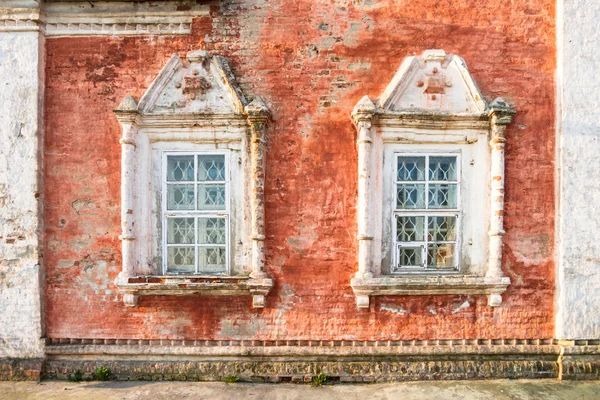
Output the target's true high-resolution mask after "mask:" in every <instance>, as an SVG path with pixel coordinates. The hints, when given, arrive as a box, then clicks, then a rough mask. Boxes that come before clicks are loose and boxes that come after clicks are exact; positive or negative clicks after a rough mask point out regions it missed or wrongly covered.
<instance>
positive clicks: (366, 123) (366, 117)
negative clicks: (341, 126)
mask: <svg viewBox="0 0 600 400" xmlns="http://www.w3.org/2000/svg"><path fill="white" fill-rule="evenodd" d="M376 111H377V107H375V104H373V102H372V101H371V99H370V98H369V97H368V96H364V97H363V98H362V99H360V100H359V101H358V103H356V106H354V109H353V110H352V114H351V117H352V122H354V124H355V125H356V126H358V127H365V128H370V127H371V121H372V119H373V116H374V115H375V113H376Z"/></svg>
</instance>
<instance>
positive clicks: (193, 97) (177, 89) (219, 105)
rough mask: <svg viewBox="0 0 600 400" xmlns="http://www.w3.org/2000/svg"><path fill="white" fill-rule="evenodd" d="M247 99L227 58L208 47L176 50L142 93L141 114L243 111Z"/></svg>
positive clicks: (237, 112) (230, 112) (239, 112)
mask: <svg viewBox="0 0 600 400" xmlns="http://www.w3.org/2000/svg"><path fill="white" fill-rule="evenodd" d="M245 105H246V100H245V99H244V96H243V95H242V92H241V90H240V89H239V87H238V86H237V84H236V82H235V78H234V77H233V74H232V73H231V70H230V67H229V64H228V63H227V60H226V59H225V58H223V57H220V56H213V55H210V54H208V53H207V52H205V51H201V50H198V51H190V52H188V53H187V56H186V58H185V59H184V58H181V57H180V56H179V55H177V54H174V55H173V56H172V57H171V58H170V59H169V61H168V62H167V64H166V65H165V66H164V67H163V69H162V70H161V71H160V73H159V74H158V76H157V77H156V79H155V80H154V82H152V84H151V85H150V87H149V88H148V90H147V91H146V93H145V94H144V95H143V96H142V98H141V99H140V102H139V106H138V113H140V114H141V115H171V114H223V115H231V114H243V113H244V106H245Z"/></svg>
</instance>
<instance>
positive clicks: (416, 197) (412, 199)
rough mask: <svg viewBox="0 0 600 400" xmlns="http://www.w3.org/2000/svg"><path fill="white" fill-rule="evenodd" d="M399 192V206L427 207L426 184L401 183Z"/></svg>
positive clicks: (398, 187)
mask: <svg viewBox="0 0 600 400" xmlns="http://www.w3.org/2000/svg"><path fill="white" fill-rule="evenodd" d="M397 193H398V194H397V197H396V207H397V208H425V185H424V184H414V183H399V184H398V185H397Z"/></svg>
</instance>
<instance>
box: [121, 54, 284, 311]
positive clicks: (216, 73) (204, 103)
mask: <svg viewBox="0 0 600 400" xmlns="http://www.w3.org/2000/svg"><path fill="white" fill-rule="evenodd" d="M115 114H116V116H117V119H118V120H119V122H120V124H121V128H122V137H121V139H120V143H121V145H122V158H121V235H120V237H119V238H120V239H121V241H122V260H123V261H122V266H121V271H120V273H119V275H118V277H117V279H116V280H115V284H116V286H117V287H118V289H119V291H120V292H121V293H122V294H123V301H124V303H125V305H127V306H131V307H133V306H136V305H137V302H138V298H139V297H140V296H143V295H153V296H156V295H165V296H182V295H202V294H208V295H221V296H223V295H225V296H240V295H242V296H243V295H247V296H251V297H252V305H253V307H257V308H262V307H264V305H265V296H266V295H267V293H269V291H270V290H271V288H272V287H273V280H272V279H271V278H270V277H269V275H268V274H267V272H266V271H265V231H264V228H265V220H264V218H265V213H264V204H265V199H264V179H265V169H266V159H265V154H266V130H267V126H268V123H269V115H270V114H269V110H268V108H267V106H266V105H265V103H264V102H263V101H262V99H261V98H260V97H258V96H257V97H255V98H254V99H253V100H252V101H251V102H247V101H246V99H245V98H244V96H243V94H242V91H241V90H240V88H239V87H237V84H236V82H235V78H234V76H233V75H232V73H231V68H230V66H229V65H228V62H227V60H226V59H225V58H223V57H220V56H212V55H210V54H208V53H207V52H205V51H190V52H188V53H187V55H186V60H183V59H182V58H181V57H180V56H179V55H177V54H174V55H173V56H172V57H171V59H170V60H169V61H168V62H167V63H166V65H165V66H164V67H163V69H162V70H161V72H160V73H159V75H158V76H157V77H156V79H155V80H154V82H153V83H152V84H151V85H150V87H149V88H148V90H147V92H146V93H145V94H144V95H143V96H142V98H141V99H140V101H139V103H138V102H137V101H136V100H135V99H134V98H133V97H131V96H127V97H126V98H125V99H124V100H123V101H122V102H121V105H120V106H119V108H118V109H117V110H115Z"/></svg>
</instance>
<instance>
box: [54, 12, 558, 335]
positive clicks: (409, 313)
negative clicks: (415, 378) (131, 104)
mask: <svg viewBox="0 0 600 400" xmlns="http://www.w3.org/2000/svg"><path fill="white" fill-rule="evenodd" d="M226 3H227V5H223V6H219V5H218V4H217V3H215V4H214V5H213V6H212V12H211V14H212V15H211V17H210V18H208V17H206V18H200V19H197V20H195V22H194V25H193V34H192V35H191V36H189V37H114V38H113V37H86V38H54V39H48V40H47V42H46V51H47V68H46V74H47V76H46V93H45V96H46V99H45V101H46V105H45V124H46V126H45V129H46V132H45V240H46V244H45V255H44V256H45V265H46V308H47V332H48V336H49V337H52V338H170V339H184V338H185V339H356V340H388V339H454V338H548V337H552V336H553V296H554V263H553V258H552V254H553V237H554V231H553V230H554V226H553V225H554V80H553V75H554V69H555V44H554V43H555V42H554V35H555V25H554V20H555V15H554V2H553V1H551V0H512V1H510V2H505V3H503V4H502V5H499V4H491V3H489V2H482V1H478V0H419V1H415V0H401V1H398V0H377V1H370V0H365V1H360V0H358V1H341V0H336V1H323V0H312V1H297V0H270V1H268V2H266V1H259V0H235V1H227V2H226ZM496 6H497V7H498V8H495V7H496ZM428 48H441V49H444V50H445V51H446V52H447V53H454V54H458V55H460V56H462V57H463V58H464V59H465V60H466V61H467V63H468V65H469V68H470V71H471V73H472V74H473V76H474V78H475V79H476V81H477V83H478V84H479V86H480V88H481V91H482V93H483V94H484V96H485V97H486V100H488V101H490V100H492V99H493V98H495V97H496V96H502V97H504V98H505V99H506V100H508V101H509V102H510V103H511V104H514V105H515V106H516V109H517V110H518V114H517V116H516V118H515V121H514V123H513V124H512V125H511V126H510V127H509V129H508V132H507V136H508V146H507V156H506V185H507V187H506V230H507V236H506V237H505V239H506V240H505V248H504V260H505V262H504V270H505V272H506V274H507V275H508V276H509V277H510V278H511V280H512V282H513V284H512V285H511V286H510V287H509V289H508V291H507V293H506V294H505V295H504V296H503V297H504V303H503V304H502V305H501V307H499V308H495V309H493V308H489V307H488V306H487V305H486V301H487V299H486V298H485V296H422V297H421V296H413V297H408V296H407V297H375V298H373V299H372V306H371V310H357V309H356V306H355V298H354V295H353V293H352V290H351V288H350V279H351V276H352V274H353V273H354V271H355V270H356V264H357V262H356V252H357V246H356V240H355V237H356V195H357V187H356V180H357V177H356V170H357V152H356V147H355V139H356V137H355V136H356V131H355V129H354V127H353V126H352V123H351V121H350V118H349V114H350V111H351V109H352V107H353V106H354V104H355V103H356V102H357V101H358V100H359V99H360V97H362V96H363V95H365V94H367V95H369V96H371V97H372V98H376V97H377V96H379V94H380V93H381V92H382V91H383V89H384V87H385V86H386V85H387V83H388V82H389V81H390V80H391V78H392V76H393V74H394V73H395V71H396V69H397V68H398V67H399V65H400V63H401V62H402V60H403V59H404V57H406V56H408V55H412V54H413V53H421V52H422V51H423V50H425V49H428ZM191 49H207V50H209V51H211V52H213V53H218V54H221V55H224V56H226V57H229V58H230V60H231V61H232V64H233V67H234V70H235V73H236V76H237V77H238V79H239V82H240V83H241V86H242V88H243V90H244V91H245V93H246V94H247V95H248V97H250V98H251V97H252V96H254V95H256V94H260V95H261V96H263V98H264V99H265V100H266V101H267V102H268V104H269V106H270V107H271V110H272V111H273V115H274V123H273V125H272V128H271V131H270V137H269V151H268V177H267V196H268V200H267V206H266V212H267V221H268V222H267V242H266V243H267V252H268V254H267V258H268V260H267V261H268V271H269V273H270V274H271V276H272V277H273V278H274V280H275V283H276V284H275V288H274V290H273V291H272V292H271V294H269V296H268V297H267V306H266V308H265V309H262V310H257V309H253V308H251V299H250V298H249V297H233V298H223V297H207V296H202V297H199V296H188V297H162V296H161V297H143V298H142V300H141V302H140V306H139V307H137V308H127V307H125V306H124V305H123V303H122V301H121V298H120V296H119V294H118V292H117V291H116V289H115V287H114V285H113V281H114V279H115V277H116V275H117V273H118V271H119V269H120V262H121V252H120V241H119V240H118V239H117V237H118V235H119V233H120V214H119V210H120V204H119V202H120V200H119V197H120V195H119V186H120V154H121V149H120V144H119V138H120V134H121V133H120V128H119V124H118V123H117V120H116V118H115V116H114V115H113V113H112V110H113V109H114V108H116V106H117V105H118V104H119V102H120V101H121V100H122V99H123V97H124V96H125V95H126V94H129V93H132V94H133V95H135V96H138V97H139V96H141V95H142V94H143V93H144V91H145V90H146V89H147V87H148V86H149V84H150V83H151V81H152V80H153V79H154V77H155V76H156V74H157V73H158V72H159V70H160V69H161V67H162V66H163V65H164V63H165V62H166V61H167V59H168V58H169V56H170V55H171V54H172V53H173V52H177V53H180V54H181V55H184V54H185V52H186V51H188V50H191Z"/></svg>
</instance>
